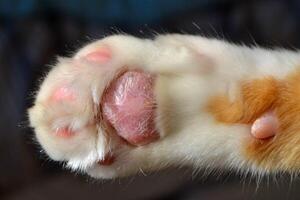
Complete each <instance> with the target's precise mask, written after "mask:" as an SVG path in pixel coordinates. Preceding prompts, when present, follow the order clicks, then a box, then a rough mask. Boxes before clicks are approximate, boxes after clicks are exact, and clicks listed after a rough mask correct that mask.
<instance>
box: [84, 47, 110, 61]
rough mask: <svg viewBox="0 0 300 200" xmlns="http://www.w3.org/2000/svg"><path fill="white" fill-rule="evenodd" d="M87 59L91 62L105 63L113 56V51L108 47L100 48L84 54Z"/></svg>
mask: <svg viewBox="0 0 300 200" xmlns="http://www.w3.org/2000/svg"><path fill="white" fill-rule="evenodd" d="M84 58H85V59H87V60H88V61H91V62H97V63H105V62H107V61H108V60H109V59H110V58H111V52H110V51H109V50H108V49H105V48H104V49H99V50H97V51H93V52H91V53H88V54H87V55H86V56H84Z"/></svg>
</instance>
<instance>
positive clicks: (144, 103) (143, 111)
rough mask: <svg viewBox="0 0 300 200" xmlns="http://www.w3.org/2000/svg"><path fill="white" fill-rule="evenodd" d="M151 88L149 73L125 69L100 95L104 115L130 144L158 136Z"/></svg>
mask: <svg viewBox="0 0 300 200" xmlns="http://www.w3.org/2000/svg"><path fill="white" fill-rule="evenodd" d="M153 87H154V77H153V75H151V74H148V73H143V72H138V71H129V72H126V73H124V74H122V75H121V76H120V77H119V78H118V79H117V80H115V82H113V83H112V85H111V86H110V87H109V88H108V89H107V91H106V94H105V96H104V98H103V102H102V105H103V106H102V107H103V114H104V117H105V118H106V119H107V120H108V121H109V122H110V123H111V125H112V126H113V127H114V128H115V130H116V132H117V134H118V135H119V136H121V137H122V138H123V139H125V140H126V141H127V142H129V143H130V144H133V145H145V144H148V143H150V142H152V141H154V140H156V139H158V137H159V135H158V133H157V131H156V129H155V124H154V118H155V100H154V94H153V89H154V88H153Z"/></svg>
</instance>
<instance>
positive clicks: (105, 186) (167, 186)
mask: <svg viewBox="0 0 300 200" xmlns="http://www.w3.org/2000/svg"><path fill="white" fill-rule="evenodd" d="M299 28H300V1H297V0H290V1H288V0H282V1H279V0H277V1H276V0H266V1H237V0H227V1H226V0H198V1H197V0H123V1H121V0H99V1H96V0H91V1H84V0H74V1H67V0H65V1H59V0H53V1H50V0H48V1H40V0H23V1H20V0H0V106H1V107H0V199H5V200H12V199H17V200H18V199H21V200H22V199H25V200H35V199H37V200H40V199H46V200H48V199H49V200H50V199H51V200H52V199H58V200H66V199H72V200H73V199H74V200H77V199H122V200H127V199H178V200H192V199H222V200H224V199H300V181H298V180H297V179H295V180H294V181H293V182H291V181H290V178H289V177H287V176H284V175H283V176H281V177H277V178H276V179H274V178H269V179H265V180H263V181H262V182H259V183H258V182H257V181H255V179H253V180H252V181H251V179H249V177H248V178H244V177H242V176H239V175H230V173H229V174H225V175H220V176H219V175H218V174H216V175H215V174H213V175H211V176H208V177H204V176H203V174H205V173H204V172H199V174H198V175H195V173H193V171H192V170H190V169H180V170H175V169H169V170H166V171H164V172H159V173H155V174H153V175H147V176H143V175H140V176H136V177H130V178H125V179H121V180H119V179H118V180H114V181H99V180H93V179H91V178H88V177H86V176H83V175H79V174H74V173H71V172H69V171H67V170H64V169H62V166H61V165H60V164H59V163H54V162H52V161H50V160H48V159H47V157H46V156H45V155H42V154H41V153H40V152H39V147H38V145H37V144H35V142H34V139H33V138H34V136H33V133H32V131H31V130H30V129H29V128H27V119H26V109H27V108H28V107H29V106H30V105H31V104H32V100H33V98H32V96H33V91H34V90H35V89H36V88H37V84H38V79H39V78H40V77H41V76H42V75H43V74H44V73H45V72H46V71H47V69H48V67H47V66H48V65H49V64H53V63H54V62H55V56H56V55H61V56H67V55H70V53H71V52H72V51H74V50H75V49H77V48H79V47H81V46H82V45H84V44H85V43H87V42H88V41H91V40H92V39H96V38H101V37H103V36H105V35H110V34H114V33H119V32H125V33H129V34H133V35H136V36H141V37H153V36H154V35H155V34H157V33H190V34H199V35H204V36H208V37H218V38H224V39H227V40H229V41H232V42H236V43H245V44H250V45H251V44H259V45H262V46H265V47H275V46H280V47H286V48H291V49H294V48H297V47H299V46H300V37H299ZM297 197H298V198H297Z"/></svg>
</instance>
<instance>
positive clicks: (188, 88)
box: [29, 35, 300, 178]
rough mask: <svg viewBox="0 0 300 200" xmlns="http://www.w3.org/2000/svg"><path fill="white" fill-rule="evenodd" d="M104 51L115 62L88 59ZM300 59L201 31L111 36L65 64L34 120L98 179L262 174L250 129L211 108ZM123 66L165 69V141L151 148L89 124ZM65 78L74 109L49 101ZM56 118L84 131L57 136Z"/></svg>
mask: <svg viewBox="0 0 300 200" xmlns="http://www.w3.org/2000/svg"><path fill="white" fill-rule="evenodd" d="M99 48H109V49H110V50H111V51H112V60H111V61H109V62H108V63H106V64H102V65H100V64H99V65H97V64H95V63H88V62H86V61H85V60H84V59H82V58H83V57H84V56H85V55H87V54H88V53H90V52H93V51H95V50H97V49H99ZM299 61H300V56H299V53H297V52H292V51H287V50H267V49H261V48H258V47H252V48H249V47H246V46H237V45H234V44H229V43H227V42H225V41H220V40H216V39H207V38H203V37H200V36H188V35H163V36H158V37H157V38H156V39H155V40H148V39H147V40H146V39H138V38H135V37H131V36H124V35H117V36H110V37H107V38H105V39H103V40H99V41H96V42H93V43H91V44H89V45H87V46H85V47H83V48H81V49H80V50H79V51H78V52H77V53H76V54H75V55H74V57H73V58H68V59H60V60H59V61H58V64H57V65H56V66H55V67H54V68H53V70H52V71H51V72H50V73H49V74H48V75H47V77H46V79H45V81H44V82H43V84H42V86H41V88H40V91H39V93H38V96H37V98H36V101H35V106H34V107H33V108H31V109H30V110H29V117H30V122H31V126H32V127H34V128H35V131H36V135H37V139H38V140H39V142H40V143H41V145H42V147H43V148H44V149H45V150H46V152H47V153H48V155H49V156H50V157H52V158H53V159H55V160H63V161H67V165H68V167H70V168H72V169H74V170H82V171H84V172H87V173H88V174H90V175H92V176H93V177H97V178H113V177H119V176H125V175H129V174H133V173H136V172H138V171H140V170H141V171H152V170H158V169H160V168H163V167H166V166H169V165H175V166H181V165H193V166H195V167H197V168H209V169H219V168H222V169H223V168H227V169H234V170H236V171H244V172H249V171H250V172H260V170H261V169H258V168H257V167H256V166H255V164H254V163H252V162H251V161H249V160H247V159H246V158H245V157H244V156H243V154H242V148H243V146H242V144H243V141H244V140H247V139H249V137H250V134H249V132H250V127H249V126H246V125H224V124H220V123H217V122H216V121H215V120H214V118H213V117H212V116H211V115H210V114H209V113H207V112H206V111H205V105H206V104H207V101H208V99H209V97H211V96H212V95H216V94H220V93H222V94H227V95H228V96H229V97H230V99H232V100H234V99H235V98H236V96H237V95H239V81H241V80H247V79H251V78H259V77H263V76H266V75H272V76H274V77H276V78H284V77H285V76H286V75H287V74H288V73H290V72H292V71H293V70H294V69H295V68H296V66H297V63H299ZM124 66H126V67H128V68H140V69H143V70H145V71H150V72H153V73H156V74H158V78H157V82H156V87H155V95H156V100H157V103H158V108H157V118H156V126H157V128H158V129H159V132H160V135H161V138H160V139H159V140H158V141H156V142H153V143H151V144H148V145H145V146H140V147H129V146H124V145H121V146H118V145H117V144H118V138H112V137H111V136H109V135H108V134H106V132H105V130H103V128H102V127H101V126H96V127H93V126H92V127H88V128H87V126H88V123H89V122H90V121H91V119H92V118H93V116H94V115H95V113H96V112H97V105H99V99H100V97H101V95H102V92H103V90H104V88H105V86H106V85H107V84H108V83H109V81H110V80H111V79H112V78H113V77H114V75H115V74H116V73H117V72H118V70H120V69H121V68H122V67H124ZM61 82H71V87H72V88H75V90H76V91H79V94H80V98H79V99H78V100H76V102H75V103H74V104H73V105H72V106H69V107H68V105H61V104H59V105H52V106H51V105H49V103H47V98H49V95H50V94H51V92H52V91H53V88H54V87H55V85H57V84H60V83H61ZM95 105H96V106H95ZM55 123H56V124H58V125H56V126H58V127H59V126H63V125H64V124H72V128H73V129H74V130H77V131H78V132H79V134H77V135H76V136H74V137H73V138H71V139H61V138H58V137H57V136H55V135H53V134H51V133H50V132H51V131H53V129H51V127H53V126H54V124H55ZM109 151H112V152H114V154H115V155H117V157H116V160H115V162H114V163H113V164H112V165H110V166H100V165H98V164H97V162H98V161H99V160H101V159H102V158H103V157H104V154H105V153H107V152H109Z"/></svg>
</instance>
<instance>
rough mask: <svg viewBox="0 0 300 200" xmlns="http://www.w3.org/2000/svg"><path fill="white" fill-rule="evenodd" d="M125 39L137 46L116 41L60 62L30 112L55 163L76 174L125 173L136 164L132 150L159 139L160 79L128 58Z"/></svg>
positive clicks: (43, 84)
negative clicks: (157, 83) (157, 97)
mask: <svg viewBox="0 0 300 200" xmlns="http://www.w3.org/2000/svg"><path fill="white" fill-rule="evenodd" d="M124 41H128V44H127V46H134V44H136V43H138V42H136V41H135V40H133V39H132V38H129V37H128V38H126V37H125V39H124V36H120V37H119V38H118V37H112V38H108V39H104V40H102V41H99V42H96V43H93V45H90V46H89V45H88V46H87V47H85V48H83V49H81V50H80V51H79V52H78V53H77V54H76V55H75V56H74V57H72V58H60V59H59V61H58V64H57V65H56V66H55V67H54V68H53V69H52V70H51V71H50V73H49V74H48V75H47V77H46V78H45V80H44V82H43V83H42V85H41V87H40V90H39V92H38V95H37V97H36V101H35V105H34V106H33V107H32V108H31V109H29V118H30V123H31V126H32V127H34V129H35V132H36V137H37V139H38V141H39V142H40V144H41V145H42V147H43V149H44V150H45V151H46V153H47V154H48V155H49V156H50V157H51V158H52V159H54V160H57V161H64V162H67V166H68V167H70V168H72V169H73V170H81V171H84V172H87V173H89V172H91V173H90V174H93V171H95V170H96V171H97V173H96V175H94V176H100V177H102V178H105V177H108V178H111V177H114V176H116V175H117V174H122V173H123V172H122V171H124V170H125V169H126V168H130V167H128V165H129V164H130V163H134V162H133V161H132V160H133V159H131V160H130V159H129V158H128V156H127V155H128V154H129V153H128V152H130V151H132V150H133V149H135V148H137V147H138V146H143V145H146V144H149V143H152V142H154V141H156V140H158V139H159V138H160V134H159V132H158V130H157V128H156V126H155V114H156V102H155V96H154V83H155V80H156V76H155V75H154V74H152V73H150V72H146V71H144V70H143V69H141V68H137V67H136V65H135V64H134V63H135V62H130V61H133V60H134V58H138V57H139V56H137V55H135V54H134V51H132V55H131V57H132V58H133V59H131V57H130V56H124V55H126V54H128V55H129V53H130V48H129V49H128V48H127V46H126V45H125V44H124ZM118 42H121V43H123V46H122V45H121V46H122V47H123V48H118V46H117V45H116V44H118ZM130 44H132V45H130ZM134 50H135V51H136V48H134ZM122 56H124V57H122ZM127 61H128V62H127ZM132 165H135V164H132ZM125 171H126V170H125Z"/></svg>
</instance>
